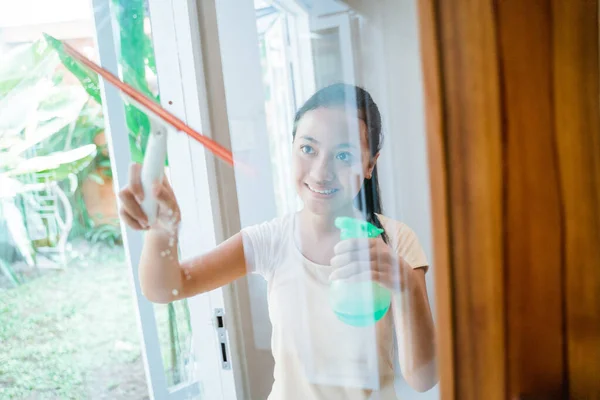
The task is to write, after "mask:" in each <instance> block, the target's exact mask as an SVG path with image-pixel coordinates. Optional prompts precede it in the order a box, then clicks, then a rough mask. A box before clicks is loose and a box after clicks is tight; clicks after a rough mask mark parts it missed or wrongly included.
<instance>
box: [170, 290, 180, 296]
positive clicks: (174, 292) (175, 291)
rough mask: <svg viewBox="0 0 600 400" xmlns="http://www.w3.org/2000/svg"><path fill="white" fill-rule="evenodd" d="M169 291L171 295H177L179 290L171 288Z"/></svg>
mask: <svg viewBox="0 0 600 400" xmlns="http://www.w3.org/2000/svg"><path fill="white" fill-rule="evenodd" d="M171 293H173V296H177V295H178V294H179V290H177V289H173V291H172V292H171Z"/></svg>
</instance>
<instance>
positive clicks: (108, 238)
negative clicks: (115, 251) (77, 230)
mask: <svg viewBox="0 0 600 400" xmlns="http://www.w3.org/2000/svg"><path fill="white" fill-rule="evenodd" d="M85 238H86V239H87V240H89V241H90V242H91V243H93V244H98V243H103V244H106V245H108V246H110V247H114V246H115V245H117V244H122V243H123V236H122V234H121V227H120V226H119V225H118V224H116V225H115V224H101V225H98V226H94V227H93V228H92V229H90V230H89V231H88V232H87V233H86V234H85Z"/></svg>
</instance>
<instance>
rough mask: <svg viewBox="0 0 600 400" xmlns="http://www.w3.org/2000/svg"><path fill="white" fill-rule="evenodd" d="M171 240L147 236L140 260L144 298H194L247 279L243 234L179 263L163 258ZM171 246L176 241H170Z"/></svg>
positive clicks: (160, 300)
mask: <svg viewBox="0 0 600 400" xmlns="http://www.w3.org/2000/svg"><path fill="white" fill-rule="evenodd" d="M169 240H171V239H170V236H169V235H167V234H164V233H162V232H152V231H150V232H148V234H147V235H146V239H145V241H144V249H143V251H142V257H141V259H140V268H139V274H140V283H141V286H142V292H143V294H144V296H145V297H146V298H147V299H148V300H150V301H152V302H154V303H169V302H171V301H175V300H179V299H183V298H187V297H191V296H194V295H196V294H199V293H204V292H208V291H211V290H213V289H216V288H219V287H221V286H224V285H226V284H228V283H231V282H233V281H234V280H236V279H238V278H241V277H243V276H244V275H246V259H245V257H244V247H243V243H242V234H241V233H238V234H236V235H234V236H232V237H231V238H230V239H228V240H226V241H225V242H223V243H222V244H220V245H219V246H217V247H216V248H215V249H213V250H211V251H209V252H207V253H205V254H203V255H201V256H198V257H195V258H193V259H190V260H187V261H183V262H181V263H180V262H179V261H178V260H177V256H176V255H175V256H174V257H172V258H171V257H170V256H166V257H163V256H162V254H161V253H163V252H164V251H165V250H166V249H169V248H175V249H176V248H177V241H176V240H175V242H174V246H173V247H170V246H169V244H170V243H169ZM171 243H173V241H172V240H171Z"/></svg>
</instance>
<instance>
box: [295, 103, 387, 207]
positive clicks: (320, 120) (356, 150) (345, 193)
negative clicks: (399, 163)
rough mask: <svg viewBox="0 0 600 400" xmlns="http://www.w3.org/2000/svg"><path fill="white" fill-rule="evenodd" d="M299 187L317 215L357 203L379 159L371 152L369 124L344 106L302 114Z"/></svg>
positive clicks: (297, 142)
mask: <svg viewBox="0 0 600 400" xmlns="http://www.w3.org/2000/svg"><path fill="white" fill-rule="evenodd" d="M293 160H294V176H295V183H296V190H297V192H298V194H299V196H300V198H301V199H302V201H303V202H304V207H305V208H307V209H308V210H310V211H311V212H313V213H315V214H320V215H330V214H336V213H339V212H343V211H344V210H347V209H349V208H350V207H352V205H353V200H354V198H355V197H356V195H357V194H358V192H359V191H360V188H361V186H362V180H363V178H364V177H366V178H370V176H371V173H372V171H373V167H374V166H375V162H376V160H377V156H375V157H372V156H371V153H370V151H369V144H368V132H367V126H366V124H365V123H364V121H362V120H361V119H359V118H358V115H357V114H356V113H349V112H348V110H345V109H343V108H341V107H340V108H317V109H315V110H311V111H308V112H307V113H306V114H304V115H303V116H302V118H301V119H300V121H299V122H298V125H297V128H296V135H295V137H294V145H293Z"/></svg>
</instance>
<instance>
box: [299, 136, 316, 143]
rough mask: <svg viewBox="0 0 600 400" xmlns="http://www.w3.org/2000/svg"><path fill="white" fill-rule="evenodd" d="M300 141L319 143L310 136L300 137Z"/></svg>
mask: <svg viewBox="0 0 600 400" xmlns="http://www.w3.org/2000/svg"><path fill="white" fill-rule="evenodd" d="M300 139H304V140H307V141H309V142H313V143H319V141H318V140H317V139H315V138H314V137H311V136H306V135H304V136H300Z"/></svg>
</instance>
